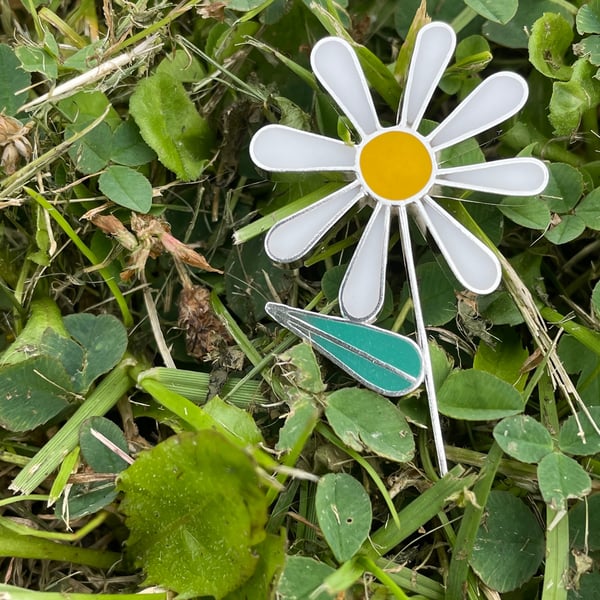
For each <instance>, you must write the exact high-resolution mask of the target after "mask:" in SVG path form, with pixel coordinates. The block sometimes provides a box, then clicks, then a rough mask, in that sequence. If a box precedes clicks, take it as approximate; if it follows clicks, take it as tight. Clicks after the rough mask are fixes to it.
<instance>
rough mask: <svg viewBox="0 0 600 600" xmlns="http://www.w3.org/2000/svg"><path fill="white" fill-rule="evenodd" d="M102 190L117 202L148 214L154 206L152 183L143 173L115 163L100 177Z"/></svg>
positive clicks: (99, 184) (99, 182) (99, 185)
mask: <svg viewBox="0 0 600 600" xmlns="http://www.w3.org/2000/svg"><path fill="white" fill-rule="evenodd" d="M98 187H99V188H100V191H101V192H102V193H103V194H104V195H105V196H106V197H107V198H108V199H109V200H112V201H113V202H114V203H115V204H118V205H119V206H124V207H125V208H130V209H131V210H135V211H136V212H140V213H143V214H146V213H147V212H148V211H149V210H150V209H151V208H152V184H151V183H150V182H149V181H148V179H147V178H146V177H144V176H143V175H142V174H141V173H138V172H137V171H134V170H133V169H130V168H129V167H122V166H116V165H113V166H112V167H108V169H106V171H104V173H102V175H100V177H99V178H98Z"/></svg>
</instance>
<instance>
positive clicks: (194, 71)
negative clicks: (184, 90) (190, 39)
mask: <svg viewBox="0 0 600 600" xmlns="http://www.w3.org/2000/svg"><path fill="white" fill-rule="evenodd" d="M156 72H157V73H166V74H167V75H170V76H171V77H174V78H175V79H177V81H181V83H197V82H198V81H200V80H201V79H204V77H206V71H205V70H204V67H203V66H202V65H201V64H200V61H199V60H198V59H197V58H196V57H195V56H193V55H191V54H190V53H189V52H186V51H185V50H175V54H172V55H167V56H165V58H163V59H162V60H161V61H160V64H159V65H158V67H157V68H156Z"/></svg>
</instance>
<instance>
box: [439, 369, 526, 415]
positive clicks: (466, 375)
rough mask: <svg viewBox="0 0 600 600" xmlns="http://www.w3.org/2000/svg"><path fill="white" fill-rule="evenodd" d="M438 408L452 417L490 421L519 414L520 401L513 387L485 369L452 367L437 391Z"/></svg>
mask: <svg viewBox="0 0 600 600" xmlns="http://www.w3.org/2000/svg"><path fill="white" fill-rule="evenodd" d="M438 404H439V411H440V412H441V413H442V414H444V415H446V416H448V417H452V418H453V419H463V420H465V421H491V420H493V419H501V418H503V417H509V416H511V415H515V414H517V413H520V412H521V411H522V410H523V407H524V403H523V399H522V397H521V394H519V392H517V390H515V388H514V387H513V386H512V385H510V384H508V383H506V381H502V379H498V377H495V376H494V375H491V374H490V373H486V372H485V371H477V370H475V369H465V370H456V371H454V373H452V374H451V375H450V376H449V377H448V379H446V381H445V382H444V385H443V386H442V387H441V389H440V390H439V393H438Z"/></svg>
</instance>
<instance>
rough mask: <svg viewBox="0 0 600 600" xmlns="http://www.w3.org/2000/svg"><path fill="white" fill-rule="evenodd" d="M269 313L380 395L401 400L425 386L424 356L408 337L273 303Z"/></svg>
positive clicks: (270, 303)
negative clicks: (417, 388)
mask: <svg viewBox="0 0 600 600" xmlns="http://www.w3.org/2000/svg"><path fill="white" fill-rule="evenodd" d="M265 310H266V311H267V312H268V313H269V315H270V316H271V317H272V318H273V319H275V320H276V321H277V322H278V323H280V324H281V325H283V326H284V327H286V328H287V329H289V330H290V331H292V332H293V333H295V334H296V335H297V336H299V337H300V338H302V339H304V340H305V341H308V342H309V343H310V344H312V346H314V347H315V348H316V349H317V350H318V351H319V352H321V353H322V354H324V355H325V356H326V357H327V358H329V359H330V360H331V361H333V362H334V363H335V364H337V365H338V366H339V367H340V368H342V369H343V370H344V371H346V372H347V373H349V374H350V375H351V376H352V377H354V378H355V379H356V380H358V381H360V382H361V383H363V384H364V385H366V386H368V387H369V388H371V389H373V390H375V391H377V392H380V393H382V394H385V395H387V396H400V395H403V394H406V393H408V392H410V391H412V390H414V389H415V388H416V387H417V386H418V385H419V384H420V383H421V380H422V378H423V363H422V359H421V353H420V351H419V348H418V346H417V345H416V344H415V343H414V342H413V341H412V340H410V339H408V338H406V337H404V336H401V335H399V334H396V333H392V332H390V331H386V330H384V329H380V328H378V327H375V326H373V325H365V324H362V323H355V322H353V321H347V320H345V319H341V318H339V317H330V316H327V315H320V314H318V313H312V312H310V311H305V310H300V309H296V308H290V307H288V306H285V305H283V304H276V303H273V302H269V303H268V304H267V305H266V307H265Z"/></svg>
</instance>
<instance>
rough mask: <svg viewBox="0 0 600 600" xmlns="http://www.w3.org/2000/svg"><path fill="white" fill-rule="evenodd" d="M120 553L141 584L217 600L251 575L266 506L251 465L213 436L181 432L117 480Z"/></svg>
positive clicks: (222, 439) (211, 433)
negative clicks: (124, 533) (122, 536)
mask: <svg viewBox="0 0 600 600" xmlns="http://www.w3.org/2000/svg"><path fill="white" fill-rule="evenodd" d="M118 487H119V489H120V491H122V492H123V494H124V497H123V500H122V502H121V505H120V509H121V511H122V512H123V513H124V514H125V515H126V517H127V518H126V525H127V527H128V529H129V531H130V536H129V539H128V541H127V545H126V551H127V554H128V555H129V557H130V559H131V560H132V561H133V563H134V564H135V565H136V566H138V567H141V568H143V569H144V571H145V572H146V575H147V579H146V584H148V585H151V584H157V585H161V586H163V587H165V588H169V589H171V590H173V591H175V592H177V593H178V594H180V596H179V597H180V598H192V597H195V596H214V597H215V599H217V600H219V599H221V598H223V597H225V596H226V595H227V594H229V593H230V592H232V591H234V590H235V589H237V588H238V587H240V586H241V585H243V584H244V583H246V582H247V581H248V580H249V578H250V577H251V576H252V575H253V573H254V571H255V568H256V565H257V562H258V556H257V554H256V546H257V544H260V543H261V542H262V541H263V540H264V539H265V536H266V533H265V529H264V527H265V524H266V520H267V500H266V497H265V494H264V491H263V489H262V487H261V482H260V479H259V476H258V474H257V468H256V465H255V464H254V462H253V461H252V459H251V458H250V457H249V456H248V455H247V454H246V453H245V452H244V451H243V450H241V449H240V448H239V447H238V446H236V445H234V444H232V443H231V442H229V441H228V440H227V439H226V438H225V437H223V436H222V435H220V434H218V433H217V432H215V431H210V430H204V431H200V432H197V433H184V434H181V435H179V436H175V437H172V438H169V439H168V440H166V441H164V442H162V443H160V444H158V445H157V446H155V447H154V448H152V449H151V450H148V451H145V452H142V453H141V454H140V455H139V456H138V458H137V459H136V461H135V463H133V465H131V466H130V467H129V468H128V469H126V470H125V471H123V473H121V476H120V478H119V484H118Z"/></svg>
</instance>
